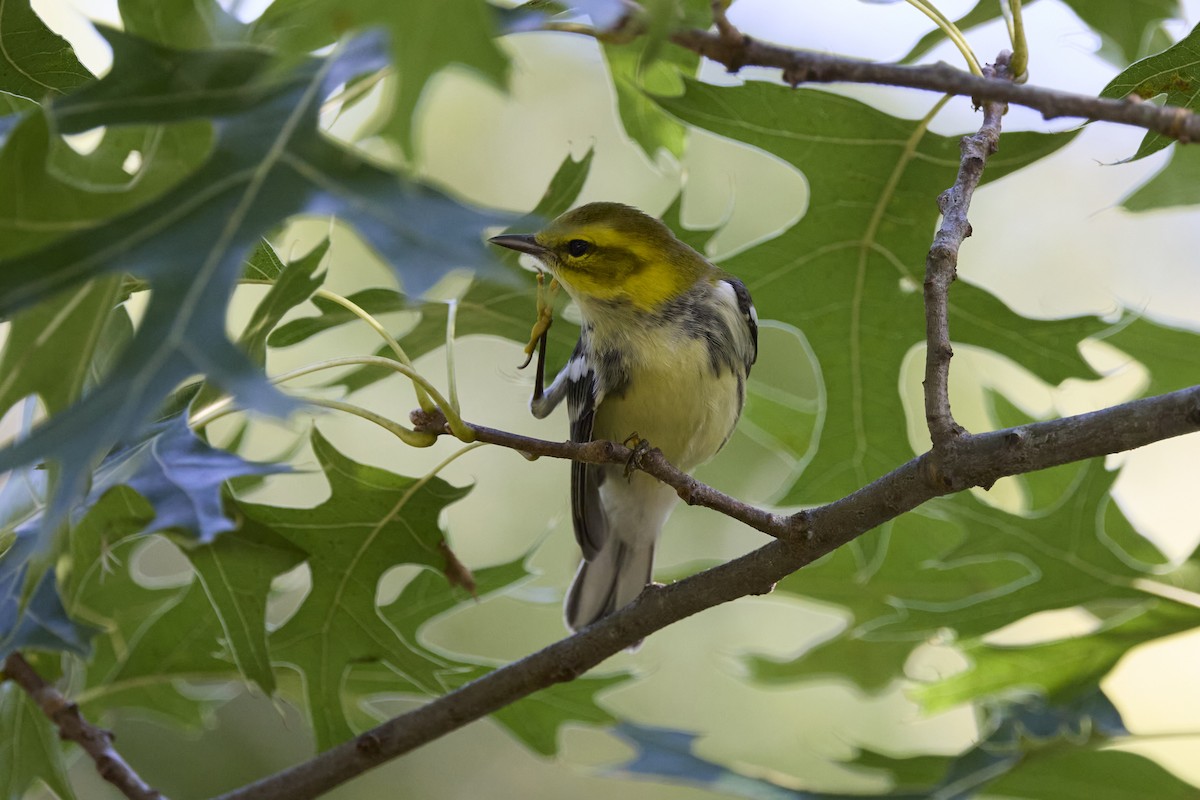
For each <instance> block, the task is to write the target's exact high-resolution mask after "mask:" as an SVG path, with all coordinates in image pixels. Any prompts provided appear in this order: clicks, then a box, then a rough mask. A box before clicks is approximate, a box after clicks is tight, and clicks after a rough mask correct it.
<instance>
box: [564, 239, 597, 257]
mask: <svg viewBox="0 0 1200 800" xmlns="http://www.w3.org/2000/svg"><path fill="white" fill-rule="evenodd" d="M591 249H592V243H591V242H587V241H584V240H583V239H572V240H571V241H569V242H567V252H568V253H570V254H571V255H572V256H574V257H575V258H579V257H580V256H581V255H583V254H584V253H586V252H587V251H589V250H591Z"/></svg>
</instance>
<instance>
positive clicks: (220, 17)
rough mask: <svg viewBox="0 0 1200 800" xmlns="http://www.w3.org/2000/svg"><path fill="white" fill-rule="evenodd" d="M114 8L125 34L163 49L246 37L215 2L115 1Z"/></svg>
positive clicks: (238, 24)
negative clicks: (118, 13)
mask: <svg viewBox="0 0 1200 800" xmlns="http://www.w3.org/2000/svg"><path fill="white" fill-rule="evenodd" d="M118 7H119V8H120V9H121V20H122V21H123V22H124V23H125V31H126V32H127V33H130V34H133V35H134V36H139V37H141V38H143V39H148V40H150V41H152V42H156V43H158V44H162V45H166V46H167V47H178V48H179V49H181V50H187V49H201V48H205V47H211V46H212V45H215V44H223V43H231V42H237V41H239V40H241V39H245V38H246V37H247V35H248V29H247V27H246V26H245V25H243V24H242V23H240V22H238V20H237V18H236V17H234V16H232V15H230V14H229V13H228V12H227V11H226V10H225V9H224V8H222V7H221V5H220V4H219V3H217V2H216V0H118Z"/></svg>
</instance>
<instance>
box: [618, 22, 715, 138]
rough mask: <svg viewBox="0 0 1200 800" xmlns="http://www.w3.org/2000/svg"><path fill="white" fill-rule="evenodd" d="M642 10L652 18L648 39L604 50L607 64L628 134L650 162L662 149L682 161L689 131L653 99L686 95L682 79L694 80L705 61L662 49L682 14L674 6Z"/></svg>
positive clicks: (679, 50)
mask: <svg viewBox="0 0 1200 800" xmlns="http://www.w3.org/2000/svg"><path fill="white" fill-rule="evenodd" d="M643 5H645V7H646V9H647V10H648V11H650V13H651V28H650V32H649V35H645V36H640V37H638V38H637V39H636V40H635V41H633V42H629V43H627V44H612V43H606V44H604V46H603V51H604V58H605V60H606V61H607V62H608V72H609V75H610V76H611V77H612V83H613V89H614V90H615V91H616V93H617V110H618V112H619V115H620V119H621V124H622V126H624V128H625V133H626V134H628V135H629V138H631V139H633V140H634V141H635V142H637V144H638V146H639V147H641V148H642V150H644V151H645V153H646V155H647V156H649V157H650V159H651V160H653V159H654V158H655V156H656V155H657V154H658V149H659V148H660V147H661V148H663V149H665V150H667V151H668V152H670V153H671V154H673V155H674V156H675V157H676V158H679V157H680V156H682V155H683V146H684V139H685V134H686V129H685V128H684V127H683V126H682V125H680V124H679V123H678V122H676V121H675V120H674V119H672V118H671V117H670V116H668V115H667V114H666V113H665V112H663V110H662V109H661V108H659V106H658V104H657V103H655V102H654V99H653V97H652V96H651V95H677V94H679V93H681V92H682V91H683V77H682V76H684V75H686V76H689V77H692V76H695V74H696V70H697V69H698V68H699V66H700V56H698V55H697V54H696V53H693V52H692V51H691V50H686V49H684V48H682V47H664V46H663V43H664V41H665V38H666V36H667V34H668V33H669V32H670V29H671V27H672V23H673V22H674V20H675V16H676V13H677V10H676V9H675V8H674V5H675V4H674V2H673V0H663V2H658V3H653V4H643ZM705 5H706V6H707V3H705ZM703 27H708V24H707V23H705V24H704V25H703Z"/></svg>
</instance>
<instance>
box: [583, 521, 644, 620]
mask: <svg viewBox="0 0 1200 800" xmlns="http://www.w3.org/2000/svg"><path fill="white" fill-rule="evenodd" d="M653 569H654V540H653V539H651V540H650V541H649V542H648V543H646V544H641V543H639V544H637V545H633V544H630V543H628V542H623V541H621V540H620V539H619V538H617V537H615V536H612V537H609V539H608V541H607V542H605V543H604V546H603V547H601V548H600V551H599V552H598V553H596V555H595V556H594V557H593V558H592V560H591V561H582V562H580V564H579V571H578V572H576V573H575V580H573V581H571V589H570V591H568V592H567V603H566V617H567V627H569V628H570V629H571V630H573V631H577V630H579V629H580V628H585V627H587V626H588V625H591V624H592V623H593V622H595V621H596V620H598V619H600V618H601V617H606V616H608V615H609V614H611V613H613V612H614V611H616V610H617V609H619V608H623V607H624V606H626V605H628V604H629V603H631V602H633V598H635V597H637V596H638V595H639V594H641V592H642V589H644V588H645V587H646V584H648V583H649V582H650V575H651V571H652V570H653Z"/></svg>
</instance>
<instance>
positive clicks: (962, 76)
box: [671, 29, 1200, 142]
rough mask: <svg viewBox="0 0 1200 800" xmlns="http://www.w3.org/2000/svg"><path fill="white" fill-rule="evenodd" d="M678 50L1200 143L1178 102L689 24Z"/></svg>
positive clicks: (811, 79)
mask: <svg viewBox="0 0 1200 800" xmlns="http://www.w3.org/2000/svg"><path fill="white" fill-rule="evenodd" d="M671 41H672V42H674V43H675V44H677V45H679V46H680V47H684V48H687V49H688V50H691V51H693V52H696V53H699V54H700V55H702V56H704V57H706V58H708V59H711V60H713V61H716V62H717V63H719V64H723V65H724V66H725V67H726V69H728V70H729V71H730V72H737V71H738V70H740V69H741V68H742V67H775V68H778V69H782V70H783V81H784V82H785V83H788V84H790V85H792V86H796V85H798V84H801V83H835V82H842V83H877V84H884V85H887V86H907V87H909V88H913V89H926V90H928V91H932V92H939V93H943V94H956V95H964V96H967V97H972V98H974V99H975V100H976V102H983V101H987V100H993V101H996V102H1003V103H1012V104H1014V105H1020V106H1025V107H1027V108H1032V109H1034V110H1035V111H1040V112H1041V113H1042V116H1043V117H1045V118H1046V119H1055V118H1058V117H1079V118H1082V119H1089V120H1097V121H1099V120H1103V121H1105V122H1116V123H1120V124H1123V125H1134V126H1136V127H1139V128H1145V129H1147V130H1152V131H1155V132H1157V133H1160V134H1162V135H1163V136H1167V137H1169V138H1171V139H1177V140H1179V141H1181V142H1193V141H1198V140H1200V115H1197V114H1194V113H1192V112H1191V111H1189V110H1188V109H1186V108H1180V107H1178V106H1170V105H1164V106H1156V105H1155V104H1153V103H1143V102H1140V100H1141V98H1138V97H1136V96H1130V97H1129V98H1127V99H1123V100H1110V99H1107V98H1100V97H1092V96H1090V95H1083V94H1073V93H1071V92H1062V91H1058V90H1056V89H1046V88H1043V87H1040V86H1032V85H1030V84H1015V83H1013V82H1012V81H1010V80H1007V79H1001V78H988V77H983V78H981V77H978V76H976V75H972V74H970V73H969V72H964V71H962V70H959V69H955V68H954V67H952V66H950V65H949V64H943V63H938V64H929V65H921V66H908V65H904V64H883V63H877V62H873V61H862V60H860V59H855V58H846V57H844V56H835V55H830V54H828V53H815V52H811V51H807V50H797V49H794V48H789V47H781V46H779V45H773V44H768V43H766V42H762V41H759V40H758V39H754V38H752V37H749V36H746V35H744V34H743V35H741V38H740V39H739V40H738V41H733V40H731V39H728V38H726V37H723V36H721V35H720V34H719V33H714V32H710V31H702V30H696V29H688V30H681V31H676V32H674V33H673V34H671Z"/></svg>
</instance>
